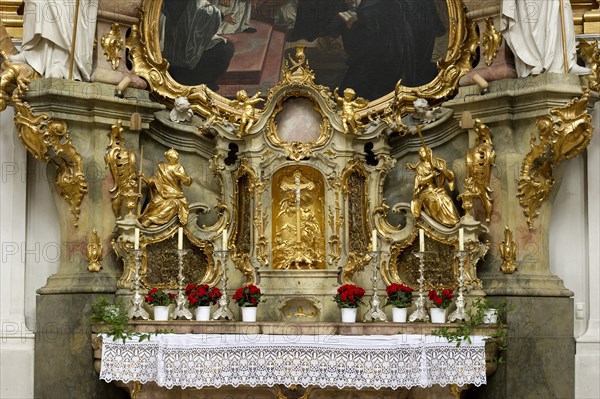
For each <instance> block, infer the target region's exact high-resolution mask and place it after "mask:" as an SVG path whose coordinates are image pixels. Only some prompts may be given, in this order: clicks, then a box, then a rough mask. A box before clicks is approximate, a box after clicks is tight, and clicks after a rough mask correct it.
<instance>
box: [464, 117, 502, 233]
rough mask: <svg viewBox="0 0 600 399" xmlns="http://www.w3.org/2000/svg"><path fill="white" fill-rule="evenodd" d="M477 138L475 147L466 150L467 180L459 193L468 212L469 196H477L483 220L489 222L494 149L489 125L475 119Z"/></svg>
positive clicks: (494, 157)
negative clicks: (483, 211) (482, 212)
mask: <svg viewBox="0 0 600 399" xmlns="http://www.w3.org/2000/svg"><path fill="white" fill-rule="evenodd" d="M474 129H475V132H476V133H477V138H476V139H475V147H472V148H469V149H468V150H467V181H466V182H465V192H464V193H463V194H461V195H459V198H462V200H463V209H464V210H465V211H466V212H467V213H469V212H470V210H471V207H472V200H471V198H473V197H477V198H479V199H480V200H481V202H482V204H483V207H484V209H485V220H486V221H487V222H488V223H489V222H490V220H491V217H492V205H493V200H492V197H491V196H490V194H492V192H493V191H492V189H491V188H490V178H491V175H492V167H493V166H495V162H496V151H494V143H492V136H491V132H490V129H489V127H487V126H486V125H485V124H483V123H482V122H481V121H480V120H479V119H476V120H475V125H474Z"/></svg>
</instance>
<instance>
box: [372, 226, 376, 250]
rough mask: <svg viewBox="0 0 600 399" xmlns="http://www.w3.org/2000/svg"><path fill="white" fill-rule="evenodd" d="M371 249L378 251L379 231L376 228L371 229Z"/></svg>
mask: <svg viewBox="0 0 600 399" xmlns="http://www.w3.org/2000/svg"><path fill="white" fill-rule="evenodd" d="M371 250H372V251H373V252H377V231H376V230H375V229H373V231H371Z"/></svg>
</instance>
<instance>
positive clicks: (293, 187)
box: [280, 170, 315, 269]
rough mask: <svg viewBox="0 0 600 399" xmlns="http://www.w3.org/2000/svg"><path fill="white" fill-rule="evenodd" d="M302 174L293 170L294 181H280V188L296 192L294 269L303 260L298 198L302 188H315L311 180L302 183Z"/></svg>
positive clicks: (308, 189) (300, 215)
mask: <svg viewBox="0 0 600 399" xmlns="http://www.w3.org/2000/svg"><path fill="white" fill-rule="evenodd" d="M301 178H302V174H301V173H300V171H299V170H296V171H295V172H294V183H287V182H283V183H281V186H280V187H281V189H282V190H284V191H295V192H296V244H295V247H296V257H295V259H294V265H295V266H296V269H299V268H300V262H302V260H303V256H302V231H301V228H302V221H301V220H302V209H301V207H300V199H301V192H302V190H307V191H310V190H312V189H313V188H315V184H314V183H313V182H311V181H309V182H308V183H302V180H301Z"/></svg>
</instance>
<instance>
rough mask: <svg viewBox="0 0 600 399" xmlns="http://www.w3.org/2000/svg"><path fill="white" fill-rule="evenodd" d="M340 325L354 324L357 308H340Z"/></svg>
mask: <svg viewBox="0 0 600 399" xmlns="http://www.w3.org/2000/svg"><path fill="white" fill-rule="evenodd" d="M340 310H341V311H342V323H354V322H356V313H357V312H358V308H342V309H340Z"/></svg>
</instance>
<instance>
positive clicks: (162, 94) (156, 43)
mask: <svg viewBox="0 0 600 399" xmlns="http://www.w3.org/2000/svg"><path fill="white" fill-rule="evenodd" d="M445 3H446V6H447V10H448V20H447V23H448V48H447V51H446V52H445V58H444V59H443V60H441V61H439V62H438V75H437V76H436V77H435V78H434V79H433V80H432V81H431V82H429V83H427V84H425V85H423V86H420V87H405V88H403V89H402V90H400V93H402V95H401V96H394V93H389V94H388V95H386V96H383V97H381V98H378V99H374V100H373V101H371V102H369V104H368V106H367V107H365V108H363V109H362V110H359V111H358V112H357V118H358V119H361V120H362V119H367V118H368V116H369V115H372V116H377V115H381V116H391V115H394V117H395V116H396V115H405V114H407V113H408V112H412V111H413V110H412V109H411V107H412V102H413V101H414V100H415V99H416V98H417V97H421V98H425V99H427V100H428V101H430V103H433V102H435V100H439V99H442V98H446V97H448V96H449V95H450V94H452V93H454V91H455V90H456V88H457V85H458V81H459V80H460V78H461V77H462V76H463V75H464V74H465V73H466V72H467V71H469V70H470V69H471V64H472V59H473V57H474V55H475V51H476V49H477V47H478V45H479V37H478V35H477V31H476V24H475V23H474V22H472V23H467V20H466V14H465V9H464V4H463V1H462V0H446V1H445ZM162 6H163V1H160V0H144V1H143V4H142V14H141V16H140V23H139V25H133V26H132V28H131V34H130V35H129V37H128V39H127V47H128V49H129V50H130V52H129V56H130V58H131V61H132V64H133V68H132V69H133V72H134V73H135V74H137V75H138V76H140V77H142V78H143V79H145V80H146V81H147V82H148V85H149V86H150V90H151V91H152V92H153V93H154V94H155V96H156V97H157V98H159V99H162V100H163V101H164V102H165V103H166V104H167V106H170V107H172V105H173V101H174V100H175V98H176V97H179V96H184V97H188V96H189V95H190V94H191V93H192V92H193V91H195V90H200V91H203V92H205V93H206V96H205V97H204V98H202V97H199V98H196V99H194V100H190V103H191V104H192V107H194V110H195V111H196V112H198V113H199V114H200V115H201V116H203V117H205V118H209V117H210V116H211V115H213V114H214V109H215V108H213V106H214V107H216V109H218V111H219V112H220V113H222V114H223V115H224V116H225V118H226V119H238V120H239V119H241V116H242V110H240V109H235V108H233V107H232V106H231V104H230V101H229V100H228V99H226V98H224V97H222V96H220V95H218V94H216V93H214V92H212V91H210V90H208V89H206V86H205V85H199V86H195V87H190V86H184V85H182V84H180V83H178V82H176V81H175V80H174V79H173V78H172V77H171V76H170V75H169V73H168V69H169V63H168V60H166V59H164V58H163V56H162V52H161V46H160V35H159V34H158V30H159V26H160V24H159V23H158V21H159V18H160V15H161V9H162ZM295 58H296V59H295V60H293V59H291V57H290V60H286V62H285V65H284V68H283V70H282V74H281V80H280V82H279V84H278V87H281V86H282V85H287V84H291V85H314V73H312V71H310V68H309V66H308V61H307V60H306V56H305V54H304V49H303V48H301V47H299V48H297V49H296V56H295ZM278 87H275V88H274V89H271V90H270V91H269V96H268V98H271V96H272V94H273V93H274V91H276V90H277V89H278ZM314 87H315V89H316V90H318V92H319V93H320V95H321V97H322V98H323V99H329V98H330V96H331V91H330V90H329V88H327V87H325V86H317V85H314ZM431 100H434V101H431ZM398 120H399V119H398Z"/></svg>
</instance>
